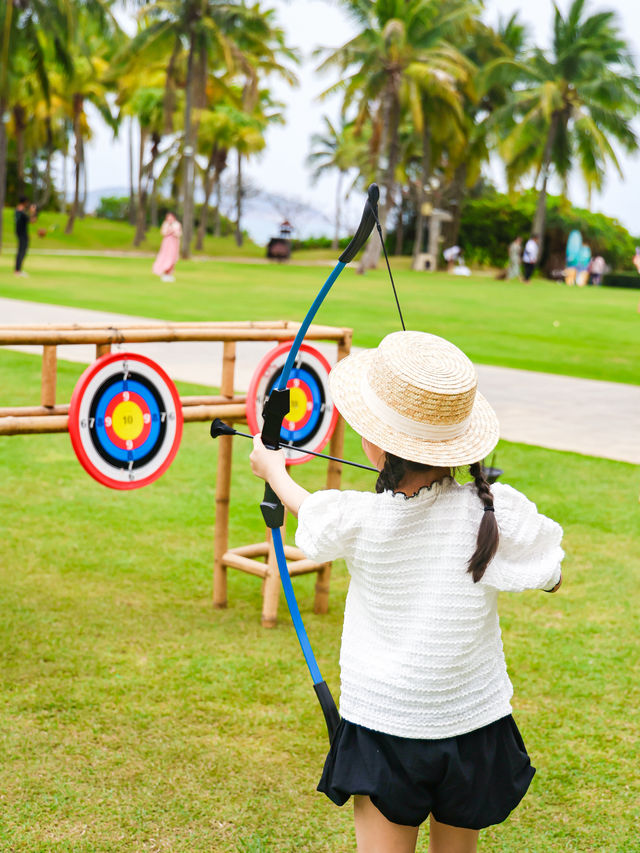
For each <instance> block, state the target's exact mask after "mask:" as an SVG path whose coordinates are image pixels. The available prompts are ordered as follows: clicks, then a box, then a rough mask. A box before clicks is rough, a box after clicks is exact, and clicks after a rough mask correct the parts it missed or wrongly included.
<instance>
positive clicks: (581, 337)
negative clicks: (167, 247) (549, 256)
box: [0, 255, 640, 384]
mask: <svg viewBox="0 0 640 853" xmlns="http://www.w3.org/2000/svg"><path fill="white" fill-rule="evenodd" d="M26 266H27V269H28V271H29V272H30V277H29V278H23V279H20V278H16V277H15V276H14V275H13V273H12V268H11V258H10V257H9V256H8V255H4V256H3V257H2V258H0V296H4V297H10V298H14V299H28V300H32V301H37V302H49V303H55V304H63V305H70V306H77V307H82V308H93V309H99V310H104V311H117V312H119V313H127V314H135V315H139V316H143V317H156V318H159V319H165V320H174V321H176V320H239V319H254V320H258V319H295V320H300V319H302V317H304V315H305V314H306V311H307V309H308V307H309V305H310V304H311V301H312V300H313V298H314V297H315V295H316V293H317V292H318V290H319V288H320V286H321V284H322V282H323V281H324V279H325V277H326V274H327V273H328V269H326V270H325V269H323V268H320V267H317V266H316V267H306V266H293V265H286V264H276V265H270V264H265V263H261V264H257V263H256V264H252V263H242V264H238V263H231V262H221V261H211V262H206V263H203V262H198V261H189V262H181V263H180V264H179V266H178V269H177V282H176V283H175V284H174V285H166V284H164V283H162V282H160V281H159V280H158V279H157V278H156V277H155V276H153V275H152V273H151V270H150V266H151V265H150V261H149V259H145V258H95V257H73V258H70V257H60V256H47V257H43V256H30V257H28V258H27V265H26ZM396 283H397V288H398V292H399V297H400V302H401V305H402V309H403V313H404V316H405V320H406V323H407V327H408V328H417V329H423V330H425V331H431V332H433V333H435V334H439V335H442V336H444V337H446V338H449V339H450V340H452V341H454V343H456V344H457V345H458V346H460V347H461V348H462V349H463V350H464V351H465V352H466V353H467V354H468V355H469V356H470V357H471V358H472V359H473V360H474V361H476V362H478V363H484V364H494V365H502V366H506V367H516V368H523V369H526V370H540V371H544V372H548V373H560V374H566V375H570V376H580V377H585V378H589V379H604V380H610V381H613V382H628V383H634V384H637V383H638V382H639V381H640V373H639V371H638V364H639V363H640V335H638V314H637V310H636V303H637V294H636V293H635V291H627V290H625V289H623V288H619V289H618V288H593V287H592V288H567V287H564V286H559V285H557V284H554V283H552V282H546V281H542V280H540V281H535V282H534V283H533V284H531V285H524V284H520V283H514V282H503V281H496V280H493V279H489V278H486V277H480V276H475V277H471V278H467V279H463V278H458V277H455V276H447V275H446V274H437V275H429V274H426V273H419V272H412V271H410V270H397V271H396ZM316 320H317V322H320V323H328V324H331V325H339V326H351V327H354V332H355V334H354V342H355V343H356V344H358V345H361V346H374V345H375V344H377V342H378V341H379V340H380V338H381V337H382V336H383V335H384V334H386V333H388V332H391V331H395V330H396V329H397V328H398V326H399V321H398V315H397V312H396V311H395V306H394V303H393V297H392V294H391V288H390V285H389V282H388V278H387V275H386V273H385V272H384V271H383V270H376V271H374V272H372V273H369V274H367V275H366V276H359V275H357V274H356V273H355V272H354V271H353V270H352V269H347V270H345V272H344V273H343V275H342V276H341V278H340V279H339V280H338V282H337V283H336V285H335V286H334V289H333V290H332V292H331V293H330V295H329V297H328V298H327V299H326V300H325V302H324V304H323V305H322V307H321V309H320V311H319V312H318V315H317V317H316Z"/></svg>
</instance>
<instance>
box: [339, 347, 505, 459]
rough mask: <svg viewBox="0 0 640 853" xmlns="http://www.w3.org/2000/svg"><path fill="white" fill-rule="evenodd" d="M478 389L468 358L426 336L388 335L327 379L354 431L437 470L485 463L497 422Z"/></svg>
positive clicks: (494, 441) (348, 359) (345, 361)
mask: <svg viewBox="0 0 640 853" xmlns="http://www.w3.org/2000/svg"><path fill="white" fill-rule="evenodd" d="M477 385H478V377H477V374H476V371H475V368H474V366H473V364H472V363H471V362H470V361H469V359H468V358H467V356H466V355H465V354H464V353H463V352H462V351H461V350H459V349H458V347H457V346H455V345H454V344H452V343H450V342H449V341H446V340H444V338H439V337H437V335H429V334H427V333H426V332H394V333H393V334H391V335H387V337H386V338H383V340H382V341H381V342H380V344H379V346H378V347H377V349H372V350H363V351H361V352H358V353H353V354H351V355H349V356H347V357H346V358H344V359H343V360H342V361H340V362H338V364H336V366H335V367H334V368H333V370H332V371H331V375H330V376H329V387H330V389H331V395H332V397H333V400H334V402H335V404H336V406H337V407H338V410H339V412H340V414H341V415H342V416H343V417H344V419H345V420H346V421H347V423H349V424H350V425H351V426H352V427H353V428H354V430H355V431H356V432H357V433H359V434H360V435H361V436H363V437H364V438H366V439H368V440H369V441H371V442H373V443H374V444H376V445H378V447H381V448H382V450H386V451H388V452H389V453H393V454H394V455H396V456H400V457H402V458H403V459H410V460H412V461H414V462H422V463H424V464H426V465H438V466H449V465H451V466H455V465H469V464H471V463H472V462H480V461H481V460H482V459H484V458H485V456H487V454H488V453H490V451H491V450H493V448H494V447H495V446H496V444H497V443H498V438H499V425H498V419H497V417H496V414H495V412H494V411H493V409H492V408H491V406H490V405H489V403H488V402H487V401H486V400H485V398H484V397H483V396H482V395H481V394H479V393H477V391H476V388H477Z"/></svg>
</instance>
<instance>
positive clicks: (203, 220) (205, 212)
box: [196, 145, 217, 252]
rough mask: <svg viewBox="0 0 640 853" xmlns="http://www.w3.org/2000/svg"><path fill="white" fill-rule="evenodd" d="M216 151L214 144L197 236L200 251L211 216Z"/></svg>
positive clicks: (207, 169) (205, 177) (207, 171)
mask: <svg viewBox="0 0 640 853" xmlns="http://www.w3.org/2000/svg"><path fill="white" fill-rule="evenodd" d="M216 153H217V148H216V146H215V145H214V146H213V148H212V149H211V155H210V157H209V162H208V163H207V168H206V171H205V173H204V201H203V202H202V208H201V210H200V224H199V225H198V236H197V238H196V249H197V251H198V252H201V251H202V247H203V246H204V235H205V234H206V231H207V218H208V216H209V198H210V197H211V190H212V189H213V183H214V172H213V167H214V163H215V159H216Z"/></svg>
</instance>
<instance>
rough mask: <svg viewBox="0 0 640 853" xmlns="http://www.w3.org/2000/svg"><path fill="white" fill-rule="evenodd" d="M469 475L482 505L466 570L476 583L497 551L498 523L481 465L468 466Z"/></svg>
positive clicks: (478, 463) (479, 463)
mask: <svg viewBox="0 0 640 853" xmlns="http://www.w3.org/2000/svg"><path fill="white" fill-rule="evenodd" d="M469 473H470V474H471V476H472V477H473V479H474V481H475V484H476V489H477V490H478V496H479V498H480V500H481V501H482V503H483V505H484V512H483V513H482V521H481V522H480V527H479V529H478V539H477V542H476V550H475V551H474V553H473V556H472V557H471V559H470V560H469V568H468V569H467V571H468V572H469V573H470V574H472V575H473V582H474V583H478V581H479V580H480V578H481V577H482V576H483V574H484V571H485V569H486V568H487V566H488V565H489V563H490V562H491V560H492V559H493V557H494V555H495V553H496V551H497V550H498V539H499V534H498V522H497V521H496V517H495V513H494V511H493V495H492V494H491V487H490V485H489V483H488V482H487V480H486V479H485V476H484V470H483V467H482V463H481V462H474V463H473V465H470V466H469Z"/></svg>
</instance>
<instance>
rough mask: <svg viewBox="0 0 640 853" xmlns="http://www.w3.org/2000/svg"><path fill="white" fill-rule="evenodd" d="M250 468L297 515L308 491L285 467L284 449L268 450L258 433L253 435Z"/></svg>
mask: <svg viewBox="0 0 640 853" xmlns="http://www.w3.org/2000/svg"><path fill="white" fill-rule="evenodd" d="M249 461H250V462H251V470H252V471H253V473H254V474H255V475H256V476H257V477H261V478H262V479H263V480H266V481H267V482H268V483H269V485H270V486H271V488H272V489H273V491H274V492H275V493H276V494H277V495H278V497H279V498H280V500H281V501H282V503H283V504H284V505H285V506H286V508H287V509H288V510H289V512H291V513H293V515H295V517H296V518H297V517H298V510H299V509H300V507H301V505H302V502H303V501H304V500H305V499H306V498H307V497H309V492H308V491H307V490H306V489H303V488H302V486H299V485H298V484H297V483H295V482H294V481H293V480H292V479H291V477H290V476H289V473H288V471H287V468H286V464H285V457H284V451H282V450H268V449H267V448H266V447H265V446H264V444H263V443H262V439H261V438H260V436H259V435H254V437H253V450H252V451H251V455H250V456H249Z"/></svg>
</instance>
